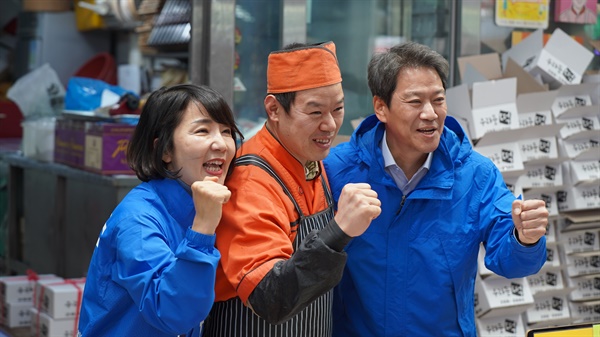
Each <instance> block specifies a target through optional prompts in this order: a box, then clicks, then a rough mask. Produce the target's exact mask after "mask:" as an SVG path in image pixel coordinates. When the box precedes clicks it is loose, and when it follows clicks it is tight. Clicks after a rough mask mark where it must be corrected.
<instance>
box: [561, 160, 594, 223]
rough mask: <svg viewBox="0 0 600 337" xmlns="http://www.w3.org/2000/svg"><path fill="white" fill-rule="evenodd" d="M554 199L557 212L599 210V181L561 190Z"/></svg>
mask: <svg viewBox="0 0 600 337" xmlns="http://www.w3.org/2000/svg"><path fill="white" fill-rule="evenodd" d="M563 167H564V166H563ZM556 198H557V201H558V210H559V212H564V211H577V210H590V209H598V208H600V181H595V182H594V183H585V184H579V185H577V186H571V187H567V188H564V189H561V190H559V191H558V192H557V194H556Z"/></svg>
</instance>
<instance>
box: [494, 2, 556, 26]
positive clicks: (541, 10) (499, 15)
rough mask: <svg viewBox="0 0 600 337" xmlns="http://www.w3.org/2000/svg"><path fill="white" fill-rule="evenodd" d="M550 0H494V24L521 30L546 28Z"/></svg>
mask: <svg viewBox="0 0 600 337" xmlns="http://www.w3.org/2000/svg"><path fill="white" fill-rule="evenodd" d="M549 3H550V0H496V24H497V25H498V26H508V27H521V28H544V29H545V28H548V9H549V8H548V7H549Z"/></svg>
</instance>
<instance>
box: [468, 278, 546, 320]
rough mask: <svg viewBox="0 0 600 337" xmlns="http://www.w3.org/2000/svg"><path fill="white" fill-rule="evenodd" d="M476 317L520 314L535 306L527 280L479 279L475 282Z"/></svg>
mask: <svg viewBox="0 0 600 337" xmlns="http://www.w3.org/2000/svg"><path fill="white" fill-rule="evenodd" d="M475 299H476V300H475V315H476V317H479V318H487V317H498V316H509V315H514V314H519V313H522V312H523V311H525V310H526V309H527V308H528V307H530V306H531V305H533V303H534V301H533V295H531V290H530V289H529V283H528V282H527V279H526V278H524V277H523V278H515V279H506V278H504V277H500V276H489V277H487V278H485V279H483V280H482V279H481V278H480V277H478V278H477V279H476V281H475Z"/></svg>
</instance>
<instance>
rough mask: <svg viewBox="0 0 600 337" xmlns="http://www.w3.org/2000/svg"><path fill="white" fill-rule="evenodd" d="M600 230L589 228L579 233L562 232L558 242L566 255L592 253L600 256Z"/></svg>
mask: <svg viewBox="0 0 600 337" xmlns="http://www.w3.org/2000/svg"><path fill="white" fill-rule="evenodd" d="M599 236H600V230H599V229H598V228H589V229H584V230H577V231H568V232H561V233H559V235H558V241H559V242H560V245H561V247H562V250H563V251H564V253H565V254H576V253H592V252H596V253H598V254H600V238H599Z"/></svg>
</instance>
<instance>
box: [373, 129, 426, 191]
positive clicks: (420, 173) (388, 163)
mask: <svg viewBox="0 0 600 337" xmlns="http://www.w3.org/2000/svg"><path fill="white" fill-rule="evenodd" d="M386 134H387V131H384V132H383V139H382V140H381V145H380V146H381V153H382V154H383V163H384V165H385V170H386V172H387V173H388V174H389V175H391V176H392V178H394V181H395V182H396V185H398V188H399V189H400V190H401V191H402V194H404V195H408V193H410V192H412V190H414V189H415V187H416V186H417V184H419V182H420V181H421V179H423V177H424V176H425V175H426V174H427V172H429V168H430V167H431V160H432V158H433V152H432V153H429V155H427V160H425V163H423V165H422V166H421V167H420V168H419V169H418V170H417V173H415V175H414V176H413V177H412V178H411V179H410V180H408V178H406V174H404V171H402V169H401V168H400V167H399V166H398V164H396V161H395V160H394V157H393V156H392V152H390V148H389V147H388V144H387V141H386Z"/></svg>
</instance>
